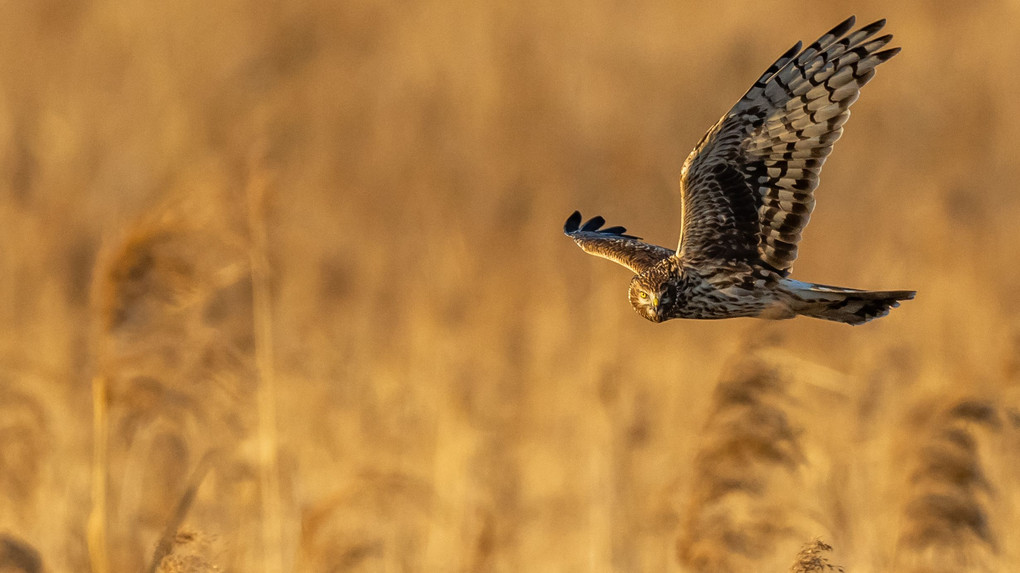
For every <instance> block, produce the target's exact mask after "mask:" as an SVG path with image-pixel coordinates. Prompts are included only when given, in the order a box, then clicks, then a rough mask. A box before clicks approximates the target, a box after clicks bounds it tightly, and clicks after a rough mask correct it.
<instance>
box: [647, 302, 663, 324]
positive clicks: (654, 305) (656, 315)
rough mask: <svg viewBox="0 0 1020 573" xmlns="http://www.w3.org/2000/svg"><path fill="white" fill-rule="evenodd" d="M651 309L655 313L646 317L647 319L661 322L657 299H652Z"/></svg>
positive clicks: (660, 310)
mask: <svg viewBox="0 0 1020 573" xmlns="http://www.w3.org/2000/svg"><path fill="white" fill-rule="evenodd" d="M652 309H653V310H654V311H655V313H654V314H651V315H649V316H648V319H649V320H651V321H652V322H662V321H663V317H662V307H660V306H659V298H658V297H652Z"/></svg>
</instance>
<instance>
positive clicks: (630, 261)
mask: <svg viewBox="0 0 1020 573" xmlns="http://www.w3.org/2000/svg"><path fill="white" fill-rule="evenodd" d="M605 223H606V220H605V219H603V218H602V217H593V218H591V219H589V220H588V222H587V223H585V224H584V225H582V224H581V213H580V212H578V211H574V213H573V214H572V215H571V216H570V218H568V219H567V222H566V223H564V224H563V232H564V233H565V234H566V235H567V236H568V237H570V238H571V239H574V242H575V243H577V246H579V247H581V249H583V250H584V252H586V253H588V254H591V255H595V256H597V257H602V258H604V259H609V260H611V261H614V262H617V263H620V264H621V265H623V266H625V267H627V268H628V269H630V270H632V271H634V273H635V274H641V273H642V272H643V271H644V270H645V269H648V268H649V267H652V266H654V265H655V263H658V262H659V261H661V260H663V259H668V258H669V257H671V256H673V255H674V254H675V253H674V252H673V249H667V248H666V247H659V246H656V245H650V244H648V243H644V242H642V241H641V238H640V237H635V236H632V235H626V234H624V233H626V232H627V229H625V228H623V227H607V228H605V229H603V228H602V225H604V224H605Z"/></svg>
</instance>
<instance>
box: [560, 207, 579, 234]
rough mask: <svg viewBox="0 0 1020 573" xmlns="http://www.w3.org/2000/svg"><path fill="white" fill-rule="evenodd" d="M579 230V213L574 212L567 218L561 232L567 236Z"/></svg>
mask: <svg viewBox="0 0 1020 573" xmlns="http://www.w3.org/2000/svg"><path fill="white" fill-rule="evenodd" d="M580 230H581V212H580V211H574V212H573V213H572V214H571V215H570V216H569V217H567V222H566V223H564V224H563V232H564V234H567V235H569V234H571V233H574V232H576V231H580Z"/></svg>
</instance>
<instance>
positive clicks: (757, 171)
mask: <svg viewBox="0 0 1020 573" xmlns="http://www.w3.org/2000/svg"><path fill="white" fill-rule="evenodd" d="M853 23H854V19H853V18H852V17H851V18H849V19H847V20H846V21H844V22H842V23H841V24H840V25H839V26H836V27H835V28H833V29H832V30H831V31H829V32H828V33H827V34H825V35H824V36H822V37H821V38H819V39H818V41H816V42H814V43H813V44H811V45H810V46H808V48H806V49H805V50H803V51H800V48H801V44H800V43H798V44H797V45H796V46H794V47H793V48H792V49H791V50H789V51H788V52H787V53H786V54H784V55H783V56H782V57H780V58H779V60H777V61H776V62H775V63H774V64H773V65H772V66H771V67H770V68H769V69H768V70H767V71H766V72H765V74H764V75H762V76H761V78H760V79H759V80H758V81H757V82H755V84H754V86H752V87H751V89H750V90H749V91H748V92H747V93H746V94H745V95H744V97H743V98H741V100H740V101H739V102H737V104H736V105H735V106H734V107H733V109H731V110H730V111H729V112H728V113H727V114H726V115H724V116H723V117H722V119H720V120H719V122H718V123H716V124H715V125H714V126H713V127H712V128H711V129H710V130H709V131H708V133H706V134H705V136H704V137H703V138H702V139H701V141H700V142H699V143H698V145H697V146H696V147H695V149H694V151H692V152H691V154H690V155H689V156H688V158H687V160H686V161H685V162H684V165H683V168H682V169H681V178H680V190H681V199H682V201H681V205H682V208H681V219H682V221H681V234H680V244H679V246H678V248H677V249H676V250H675V251H674V250H672V249H667V248H665V247H659V246H656V245H651V244H648V243H644V242H641V241H640V239H639V238H638V237H634V236H631V235H627V234H625V233H626V229H625V228H623V227H610V228H602V225H603V224H604V223H605V220H604V219H602V217H595V218H594V219H591V220H590V221H588V222H586V223H584V224H583V225H582V224H581V222H582V218H581V214H580V213H578V212H575V213H574V214H573V215H571V216H570V218H569V219H567V223H566V225H565V226H564V232H565V233H566V234H567V235H568V236H570V237H571V238H573V239H574V241H575V242H577V244H578V245H579V246H580V247H581V248H582V249H584V250H585V251H586V252H588V253H591V254H594V255H597V256H601V257H604V258H607V259H610V260H613V261H615V262H617V263H620V264H622V265H624V266H626V267H627V268H629V269H631V270H632V271H633V272H634V273H636V276H635V277H634V278H633V279H632V280H631V285H630V300H631V303H632V304H633V305H634V308H635V309H636V310H637V311H638V313H639V314H641V315H642V316H644V317H645V318H647V319H649V320H651V321H653V322H662V321H664V320H669V319H672V318H697V319H718V318H736V317H759V318H772V319H781V318H792V317H794V316H797V315H804V316H811V317H815V318H822V319H826V320H834V321H838V322H844V323H848V324H861V323H864V322H867V321H868V320H871V319H874V318H878V317H880V316H885V315H886V314H887V313H888V312H889V309H890V308H891V307H895V306H899V302H898V301H900V300H905V299H911V298H913V296H914V294H915V293H914V292H913V291H861V290H856V289H848V288H842V287H831V286H825V285H818V284H813V283H806V282H801V281H797V280H793V279H791V278H789V276H788V275H789V273H790V270H791V268H792V265H793V262H794V261H795V260H796V258H797V244H798V242H799V241H800V234H801V231H802V230H803V229H804V227H805V226H806V225H807V222H808V219H809V217H810V215H811V211H812V210H813V208H814V193H813V192H814V189H815V187H817V185H818V175H819V173H820V171H821V167H822V164H823V163H824V162H825V159H826V157H828V155H829V153H830V151H831V150H832V144H833V143H834V142H835V141H836V140H837V139H839V136H840V135H841V134H842V131H843V127H842V126H843V124H844V123H845V122H846V120H847V118H848V117H849V116H850V111H849V107H850V105H851V104H852V103H853V102H854V101H856V100H857V97H858V96H859V94H860V88H861V86H863V85H864V84H865V83H867V82H868V81H869V80H870V79H871V77H872V76H873V75H874V73H875V71H874V70H875V67H876V66H877V65H878V64H880V63H882V62H884V61H886V60H888V59H889V58H891V57H892V56H894V55H895V54H896V53H897V52H898V51H899V48H893V49H883V48H884V47H885V46H886V45H887V44H888V43H889V41H890V40H891V39H892V36H890V35H886V36H882V37H879V38H872V36H873V35H874V34H875V33H876V32H878V30H880V29H881V28H882V27H883V26H884V24H885V22H884V21H879V22H875V23H874V24H871V25H870V26H865V27H864V28H861V29H860V30H857V31H855V32H851V33H848V32H849V30H850V28H851V27H852V26H853Z"/></svg>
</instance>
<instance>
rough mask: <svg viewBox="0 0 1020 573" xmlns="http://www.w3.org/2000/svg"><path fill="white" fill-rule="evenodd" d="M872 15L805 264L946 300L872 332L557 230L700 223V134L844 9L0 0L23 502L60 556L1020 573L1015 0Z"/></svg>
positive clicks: (122, 567)
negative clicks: (655, 286)
mask: <svg viewBox="0 0 1020 573" xmlns="http://www.w3.org/2000/svg"><path fill="white" fill-rule="evenodd" d="M855 9H856V10H857V16H858V18H859V21H861V22H865V21H871V20H874V19H877V18H879V17H887V18H888V19H889V24H888V26H887V28H888V29H889V31H890V32H891V33H894V34H896V43H897V45H900V46H902V47H903V48H904V50H903V53H902V54H901V55H900V56H898V57H897V58H895V59H894V60H893V61H891V62H889V63H888V64H885V65H883V67H882V69H880V70H879V72H878V75H877V77H876V78H875V80H874V81H872V82H871V83H869V84H868V86H867V88H866V89H865V90H864V93H863V94H862V98H861V100H860V101H859V102H858V103H857V104H855V107H854V116H853V117H852V118H851V119H850V121H849V122H848V124H847V125H846V132H845V134H844V137H843V138H842V139H841V140H840V141H839V142H838V143H837V144H836V146H835V149H834V153H833V155H832V157H831V158H830V160H829V161H827V162H826V165H825V169H824V172H823V174H822V176H821V181H822V184H821V187H820V188H819V189H818V191H817V199H818V207H817V210H816V211H815V213H814V214H813V216H812V223H811V225H810V226H809V227H808V229H807V230H806V232H805V236H804V240H803V242H802V244H801V247H802V248H801V250H800V253H801V255H800V259H799V260H798V261H797V264H796V267H795V272H794V276H795V277H797V278H802V279H805V280H814V281H819V282H823V283H829V284H845V285H847V286H854V287H860V288H915V289H917V290H918V291H919V295H918V298H917V299H916V300H915V301H913V302H911V303H910V304H904V305H903V306H902V307H901V308H900V309H898V310H897V311H896V312H894V313H893V314H891V315H890V316H889V317H887V318H884V319H882V320H880V321H878V322H876V323H874V324H869V325H867V326H866V327H861V328H856V329H849V328H845V327H842V326H841V325H831V324H825V323H822V322H820V321H810V320H795V321H789V322H783V323H778V324H770V325H763V324H760V323H757V322H753V321H747V320H734V321H719V322H693V321H686V322H685V321H671V322H669V323H666V324H662V325H651V324H648V323H646V322H645V321H642V320H641V319H640V318H638V317H636V316H634V313H633V311H632V310H631V309H630V308H629V305H628V304H627V300H626V281H627V279H628V274H627V273H626V271H625V270H623V269H622V268H620V267H618V266H615V265H611V264H609V263H607V262H605V261H602V260H598V259H594V258H592V257H588V256H585V255H584V254H583V253H581V252H579V251H578V250H577V249H576V248H575V247H574V245H572V244H571V243H570V241H569V240H567V239H565V238H564V237H563V236H562V235H561V233H560V228H561V225H562V221H563V219H564V218H565V216H566V215H567V214H568V213H570V212H571V211H573V210H574V209H580V210H581V211H582V212H584V213H591V214H592V215H594V214H602V215H604V216H605V217H606V218H607V220H609V221H610V222H611V224H622V225H626V226H627V227H628V228H629V229H630V230H631V231H632V232H634V233H635V234H637V235H641V236H644V237H646V238H648V240H650V241H653V242H655V243H658V244H662V245H671V244H675V242H676V240H677V233H678V228H677V227H678V216H679V215H678V208H677V202H676V198H675V195H674V189H675V186H676V177H677V174H678V172H679V169H680V165H681V163H682V161H683V158H684V157H685V155H686V153H687V152H688V150H689V149H690V148H691V147H692V146H693V145H694V144H695V143H696V142H697V141H698V139H699V138H700V137H701V135H702V134H703V133H704V131H705V129H706V128H707V127H708V126H709V125H711V124H712V123H713V122H714V121H716V120H717V119H718V118H719V116H720V115H721V114H722V113H723V112H724V111H725V110H726V109H727V108H728V107H729V106H730V105H731V104H732V103H733V102H734V101H736V100H737V98H739V96H740V95H741V94H742V93H743V92H744V90H746V89H747V87H748V86H749V83H750V82H751V81H752V80H753V79H754V78H756V77H757V76H758V74H760V73H761V71H762V70H763V69H764V68H765V67H766V66H767V65H768V64H769V63H771V62H772V60H773V59H774V58H775V57H776V56H778V55H779V54H781V53H782V52H783V51H784V50H785V49H787V48H788V47H789V46H790V45H792V44H793V42H794V41H795V40H797V39H804V40H808V41H810V40H812V39H813V38H815V37H817V35H818V34H820V33H822V32H823V31H825V30H827V29H828V28H830V27H831V26H832V25H834V24H835V23H836V22H838V21H841V20H842V19H843V18H845V17H846V16H847V15H848V14H847V11H846V10H847V9H846V7H845V6H837V5H834V4H833V5H829V4H818V3H811V2H804V1H801V0H796V1H792V2H788V3H782V4H775V3H747V2H736V1H729V0H725V1H722V2H713V3H707V4H697V3H695V4H683V3H675V2H662V1H656V0H653V1H649V2H643V3H630V4H626V5H624V4H620V3H613V2H598V1H596V2H579V1H577V2H567V3H561V4H557V5H556V6H552V5H550V4H548V3H542V2H537V1H535V0H523V1H522V2H518V3H513V4H502V5H496V4H491V3H477V2H467V1H465V0H452V1H449V0H442V1H441V0H424V1H422V2H415V3H409V4H395V3H387V2H379V1H374V0H373V1H362V0H353V1H347V2H324V1H319V0H312V1H310V2H301V3H292V2H290V3H288V2H274V1H270V2H252V1H250V0H225V1H222V2H196V1H192V0H184V1H183V2H174V3H153V2H142V1H140V0H126V1H121V2H112V1H110V0H96V1H93V2H89V3H61V2H54V1H50V0H46V1H42V2H35V3H18V4H14V3H8V5H4V6H2V7H0V32H2V33H0V44H2V48H3V49H0V76H2V77H3V79H4V81H3V82H2V85H3V86H4V87H3V88H2V89H0V166H2V167H3V169H0V325H3V327H2V328H0V470H2V471H0V485H2V487H0V535H3V536H4V538H3V539H4V540H7V539H14V540H15V541H16V542H17V547H19V548H29V549H31V551H34V552H35V553H31V551H28V550H26V553H27V554H29V555H34V556H37V557H38V561H34V560H33V561H32V563H36V562H38V563H39V566H40V567H44V568H45V570H52V571H86V570H92V571H96V572H101V571H139V570H143V569H144V568H145V567H146V566H147V565H148V566H150V567H152V566H155V567H156V568H157V570H159V568H162V569H163V570H175V568H176V569H177V570H182V569H183V570H188V568H189V567H190V568H192V569H193V570H203V568H204V569H206V570H207V569H210V568H214V567H218V568H220V569H222V570H237V571H263V570H296V571H322V570H330V569H339V570H352V569H353V570H357V569H361V570H372V571H376V570H382V571H465V570H469V571H543V570H548V571H608V570H618V571H694V570H704V569H706V568H708V567H712V566H717V567H718V568H719V569H725V568H729V569H731V570H732V569H738V570H739V568H743V569H744V570H766V569H767V570H770V571H782V570H788V569H789V568H790V565H791V560H792V559H793V558H794V556H795V555H797V554H798V551H800V550H801V548H802V544H803V543H804V542H805V541H806V540H810V539H814V538H819V539H822V540H824V542H825V543H831V545H832V546H833V547H834V548H835V550H836V551H835V552H834V553H832V554H831V556H830V557H828V559H829V560H830V561H831V563H833V564H836V563H838V564H840V565H842V566H844V567H845V568H846V569H847V571H854V572H863V571H886V570H910V569H911V568H914V569H923V568H924V567H927V566H928V564H930V563H931V562H932V559H940V558H942V557H945V558H946V559H947V560H949V562H952V563H961V562H963V561H956V559H957V557H956V556H958V555H963V556H966V561H965V563H966V566H967V567H971V566H973V567H987V568H999V569H1000V570H1012V569H1017V568H1018V564H1020V546H1018V542H1017V541H1014V540H1013V537H1015V536H1010V535H1009V534H1008V533H1009V532H1010V531H1012V530H1014V529H1016V524H1017V523H1020V513H1018V510H1017V508H1018V507H1020V493H1018V492H1020V488H1017V486H1016V482H1015V480H1012V479H1011V478H1010V477H1009V476H1012V475H1015V474H1016V473H1017V470H1018V466H1017V464H1018V461H1017V457H1016V456H1015V454H1012V453H1011V452H1014V451H1020V450H1018V447H1017V437H1016V436H1017V433H1016V421H1015V420H1016V417H1017V416H1016V412H1017V411H1020V409H1018V404H1017V393H1016V370H1017V369H1016V367H1015V363H1016V360H1015V355H1016V344H1015V340H1014V339H1015V333H1016V332H1017V320H1018V317H1017V314H1016V311H1015V309H1016V308H1018V304H1020V291H1017V289H1016V288H1015V286H1014V285H1016V284H1020V276H1018V274H1020V270H1018V268H1017V266H1016V265H1013V264H1010V261H1011V257H1012V256H1013V255H1012V253H1014V252H1015V251H1016V250H1017V247H1018V241H1017V235H1016V231H1015V226H1016V225H1015V221H1016V220H1017V219H1018V216H1020V200H1018V198H1017V195H1016V193H1015V190H1014V189H1013V188H1012V186H1011V183H1010V182H1011V181H1015V180H1016V174H1017V170H1018V168H1020V159H1018V158H1017V157H1016V154H1015V153H1013V151H1012V150H1013V149H1014V147H1015V145H1014V141H1013V140H1014V136H1013V134H1015V133H1016V132H1017V131H1018V128H1020V125H1017V123H1018V121H1020V116H1018V115H1017V114H1016V113H1014V109H1015V105H1014V101H1015V94H1016V93H1018V91H1020V90H1018V88H1020V86H1018V85H1017V83H1018V82H1020V80H1018V78H1020V73H1018V72H1020V70H1018V62H1017V60H1016V58H1015V57H1014V54H1016V53H1018V51H1020V45H1018V44H1020V36H1018V35H1017V34H1015V30H1016V29H1017V26H1018V24H1020V20H1018V18H1020V14H1018V12H1017V11H1016V9H1015V6H1013V4H1011V3H1007V2H986V3H980V4H974V5H971V4H967V5H964V4H959V5H949V4H945V3H939V4H937V5H936V4H932V5H928V4H905V3H904V4H897V5H894V6H890V5H888V3H879V2H871V1H868V2H864V3H862V4H857V5H856V6H855ZM748 340H751V341H752V344H750V345H749V344H748V342H747V341H748ZM769 341H771V342H769ZM964 386H965V387H967V388H968V389H971V390H973V391H972V392H969V393H968V395H971V396H973V397H974V399H975V400H976V401H977V403H990V404H991V405H992V406H993V407H994V408H993V410H994V412H995V416H994V419H995V420H997V423H996V424H992V423H991V422H990V420H991V418H989V419H987V420H986V419H980V418H975V417H974V416H973V415H969V414H968V415H961V414H959V413H956V414H954V413H952V412H953V411H954V408H955V407H956V405H957V404H958V403H959V400H960V397H961V394H960V393H959V392H958V391H959V389H960V387H964ZM930 396H937V397H940V398H939V399H936V400H934V401H929V400H927V397H930ZM942 400H944V401H942ZM919 403H923V404H929V405H930V407H929V408H928V413H929V414H930V416H915V415H914V414H913V412H914V408H915V407H916V405H917V404H919ZM967 436H969V438H967ZM968 439H969V440H970V441H968ZM967 444H972V445H973V447H971V446H969V445H967ZM211 451H215V452H218V454H217V456H216V458H215V460H214V461H213V462H211V463H210V465H209V466H208V470H207V471H205V472H204V474H203V472H201V471H198V470H201V469H202V467H201V463H200V462H201V460H202V459H203V458H204V456H206V455H207V453H208V452H211ZM950 460H952V461H953V463H952V464H950V463H949V461H950ZM954 464H955V465H954ZM954 468H955V469H954ZM968 468H969V470H968V471H971V474H966V473H965V472H964V470H966V469H968ZM950 470H951V471H950ZM960 472H964V473H960ZM196 475H203V476H204V477H202V478H201V479H196V478H195V477H194V476H196ZM965 475H973V476H974V477H973V478H966V479H964V477H947V476H965ZM968 479H969V480H970V481H967V480H968ZM982 484H987V486H986V485H982ZM966 492H969V493H966ZM940 500H942V501H940ZM949 501H952V502H953V503H957V505H946V504H947V503H948V502H949ZM940 504H941V505H940ZM953 508H956V509H953ZM964 509H966V510H967V511H964ZM950 510H952V511H950ZM982 520H983V521H982ZM935 540H938V542H937V543H936V542H935ZM936 548H943V549H941V550H940V551H944V554H942V553H939V552H938V551H936ZM678 549H679V551H678ZM19 551H20V549H19ZM812 551H815V553H811V554H809V555H806V556H803V557H804V559H808V560H809V561H810V560H811V559H814V558H815V557H817V558H818V559H821V558H822V556H823V555H829V554H827V553H822V552H821V549H820V548H819V547H815V549H812ZM20 554H21V553H19V555H20ZM798 559H800V558H798ZM961 559H962V558H961ZM808 566H809V565H804V567H808ZM810 566H814V565H810Z"/></svg>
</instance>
